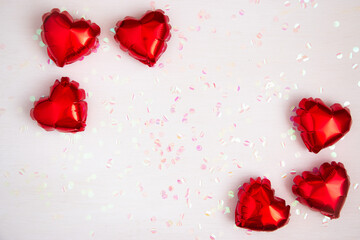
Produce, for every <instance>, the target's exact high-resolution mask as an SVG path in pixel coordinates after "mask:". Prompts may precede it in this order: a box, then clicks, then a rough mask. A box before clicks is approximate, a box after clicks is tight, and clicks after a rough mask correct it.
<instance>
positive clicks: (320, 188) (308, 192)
mask: <svg viewBox="0 0 360 240" xmlns="http://www.w3.org/2000/svg"><path fill="white" fill-rule="evenodd" d="M293 181H294V183H295V184H294V185H293V187H292V191H293V193H294V194H295V195H297V196H299V197H298V198H297V200H298V201H299V202H300V203H302V204H304V205H306V206H309V207H310V208H312V209H313V210H316V211H320V212H321V213H322V214H323V215H325V216H328V217H330V218H338V217H339V216H340V210H341V208H342V207H343V205H344V203H345V199H346V196H347V193H348V191H349V186H350V180H349V176H348V175H347V173H346V170H345V168H344V165H343V164H342V163H336V162H331V164H330V163H323V164H322V165H321V166H320V169H317V168H314V170H313V172H308V171H305V172H303V173H302V175H301V176H300V175H298V176H296V177H295V178H294V180H293Z"/></svg>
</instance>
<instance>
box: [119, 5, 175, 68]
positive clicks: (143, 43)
mask: <svg viewBox="0 0 360 240" xmlns="http://www.w3.org/2000/svg"><path fill="white" fill-rule="evenodd" d="M168 22H169V18H168V16H166V15H165V14H164V12H163V11H162V10H156V11H148V12H147V13H146V14H145V15H144V16H143V17H142V18H141V19H140V20H136V19H135V18H132V17H126V18H125V19H124V20H122V21H119V22H118V23H117V24H116V28H115V32H116V34H115V40H116V41H117V42H119V43H120V48H121V49H122V50H123V51H125V52H129V54H130V56H132V57H133V58H135V59H137V60H139V61H140V62H142V63H144V64H146V65H148V66H149V67H152V66H153V65H154V64H155V63H156V61H157V60H158V59H159V58H160V56H161V54H163V53H164V52H165V50H166V42H167V41H168V40H169V39H170V36H171V35H170V28H171V26H170V25H169V24H168Z"/></svg>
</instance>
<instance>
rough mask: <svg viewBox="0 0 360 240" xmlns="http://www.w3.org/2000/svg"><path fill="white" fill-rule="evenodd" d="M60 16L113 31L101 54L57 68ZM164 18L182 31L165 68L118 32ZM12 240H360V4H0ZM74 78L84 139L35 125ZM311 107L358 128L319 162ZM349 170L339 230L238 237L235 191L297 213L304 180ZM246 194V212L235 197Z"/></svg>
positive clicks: (0, 126) (306, 222)
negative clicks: (304, 113) (297, 180)
mask: <svg viewBox="0 0 360 240" xmlns="http://www.w3.org/2000/svg"><path fill="white" fill-rule="evenodd" d="M54 7H59V8H65V9H67V10H68V11H69V12H70V14H72V15H73V16H74V17H76V18H78V17H81V16H83V15H84V16H86V18H88V19H91V20H92V21H93V22H96V23H97V24H98V25H99V26H100V27H101V30H102V33H101V36H100V43H101V46H100V48H99V50H98V52H97V53H94V54H91V55H90V56H88V57H86V58H85V60H84V61H82V62H76V63H74V64H71V65H70V66H65V67H64V68H58V67H56V66H55V65H54V64H53V63H50V64H49V63H48V57H47V54H46V48H45V47H41V44H40V39H39V38H38V36H39V35H38V34H37V33H36V31H37V29H39V28H40V26H41V24H42V22H41V16H42V14H44V13H45V12H48V11H50V10H51V9H52V8H54ZM152 7H155V8H161V9H163V10H165V12H166V14H167V15H168V16H169V17H170V24H171V25H172V32H171V33H172V38H171V40H170V42H169V43H168V49H167V51H166V52H165V54H164V55H163V56H162V57H161V59H160V61H159V62H158V64H157V65H156V66H155V67H154V68H149V67H147V66H145V65H143V64H141V63H140V62H138V61H136V60H134V59H132V58H131V57H129V56H128V55H127V54H126V53H124V52H122V51H121V50H120V48H119V47H118V45H117V44H116V42H115V41H114V40H113V33H112V32H111V31H110V29H111V28H113V27H114V26H115V23H116V22H117V21H118V20H120V19H122V18H124V17H125V16H128V15H130V16H135V17H140V16H141V15H142V14H143V13H144V12H146V11H147V10H149V9H151V8H152ZM0 24H1V35H0V81H1V88H0V164H1V165H0V204H1V205H0V206H1V207H0V239H1V240H23V239H26V240H49V239H51V240H64V239H76V240H79V239H80V240H85V239H100V240H109V239H181V240H183V239H201V240H203V239H216V240H219V239H224V240H228V239H234V240H235V239H301V240H303V239H326V240H330V239H359V238H360V228H359V226H360V210H359V206H360V192H359V191H360V190H359V188H357V187H356V186H357V185H356V184H357V183H359V182H360V160H359V154H360V148H359V146H358V145H359V143H360V142H359V140H360V138H359V135H360V128H359V124H358V123H359V117H360V101H359V93H360V88H359V86H360V72H359V71H360V68H359V67H357V66H358V65H357V64H359V63H360V56H359V55H360V52H358V51H359V48H358V47H360V3H359V1H350V0H346V1H345V0H344V1H335V0H334V1H329V0H323V1H312V0H307V1H306V0H300V1H296V0H289V1H284V0H282V1H269V0H268V1H265V0H251V1H248V0H242V1H240V0H232V1H230V0H226V1H210V0H198V1H194V0H193V1H190V0H181V1H156V2H150V1H140V0H139V1H119V0H117V1H110V0H101V1H99V0H98V1H95V0H91V1H70V0H65V1H51V0H47V1H45V0H43V1H40V0H32V1H25V0H23V1H20V0H2V1H0ZM61 76H68V77H70V78H71V79H72V80H75V81H77V82H79V83H80V87H81V88H83V89H85V90H86V92H87V93H88V97H87V99H86V101H87V102H88V105H89V114H88V121H87V127H86V131H85V132H82V133H78V134H63V133H59V132H56V131H54V132H46V131H44V130H43V129H41V128H40V127H39V126H37V124H36V122H34V121H33V120H32V119H31V118H30V116H29V111H30V109H31V108H32V106H33V101H34V100H35V99H38V98H39V97H40V96H42V95H48V94H49V87H50V86H51V85H52V84H53V83H54V81H55V80H56V79H58V78H60V77H61ZM303 97H320V98H322V99H323V100H324V102H325V103H327V104H332V103H336V102H338V103H340V104H343V105H344V104H345V105H349V108H350V110H351V113H352V117H353V126H352V129H351V131H350V132H349V133H348V134H347V135H346V137H345V138H344V139H343V140H342V141H340V142H338V143H337V144H336V147H335V146H334V147H332V148H328V149H325V150H323V151H321V152H320V153H319V154H317V155H316V154H313V153H309V152H308V151H307V149H306V148H305V146H304V144H303V143H302V141H301V139H300V137H299V135H298V133H297V132H293V131H292V130H291V128H292V123H291V122H290V120H289V118H290V116H291V115H292V112H291V111H292V108H293V107H294V106H296V105H297V103H298V102H299V100H300V99H301V98H303ZM332 160H335V161H341V162H343V163H344V164H345V167H346V168H347V170H348V174H349V176H350V178H351V188H350V190H349V195H348V198H347V200H346V203H345V206H344V208H343V210H342V212H341V217H340V219H338V220H331V221H329V220H328V219H326V218H324V216H323V215H321V214H320V213H318V212H313V211H311V210H310V209H308V208H307V207H304V206H302V205H300V204H297V205H296V206H292V207H291V218H290V222H289V223H288V225H286V226H285V227H283V228H281V229H279V230H277V231H275V232H272V233H258V232H251V231H247V230H245V229H240V228H237V227H235V225H234V208H235V205H236V201H237V196H236V193H237V188H238V186H239V185H241V184H242V183H243V182H244V181H248V180H249V178H250V177H257V176H266V177H268V178H269V179H270V180H271V182H272V186H273V188H274V189H275V190H276V195H277V196H279V197H281V198H284V199H285V200H286V202H287V203H288V204H294V201H295V197H294V195H293V194H292V193H291V185H292V179H293V177H294V175H292V174H291V171H293V170H294V171H296V172H297V173H300V172H302V171H304V170H311V169H312V168H313V167H316V166H319V165H320V164H321V163H322V162H324V161H332ZM231 191H232V192H234V195H235V196H234V197H232V193H231Z"/></svg>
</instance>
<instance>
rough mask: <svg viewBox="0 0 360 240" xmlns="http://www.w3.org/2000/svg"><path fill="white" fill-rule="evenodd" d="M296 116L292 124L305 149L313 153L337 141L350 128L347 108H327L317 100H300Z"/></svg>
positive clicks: (338, 105) (333, 106)
mask: <svg viewBox="0 0 360 240" xmlns="http://www.w3.org/2000/svg"><path fill="white" fill-rule="evenodd" d="M296 114H297V116H295V117H294V123H295V125H296V126H297V127H298V130H299V131H300V132H301V138H302V139H303V141H304V143H305V145H306V147H307V148H308V149H309V151H310V152H314V153H318V152H319V151H320V150H321V149H323V148H326V147H328V146H331V145H333V144H334V143H336V142H337V141H339V140H340V139H341V138H342V137H343V136H344V135H345V134H346V133H347V132H349V130H350V127H351V115H350V110H349V109H348V108H346V107H345V108H343V107H342V106H341V105H340V104H338V103H336V104H334V105H332V106H331V107H330V108H329V107H328V106H326V105H325V104H324V103H323V102H322V101H321V100H320V99H319V98H316V99H312V98H304V99H302V100H301V101H300V103H299V108H298V109H297V110H296Z"/></svg>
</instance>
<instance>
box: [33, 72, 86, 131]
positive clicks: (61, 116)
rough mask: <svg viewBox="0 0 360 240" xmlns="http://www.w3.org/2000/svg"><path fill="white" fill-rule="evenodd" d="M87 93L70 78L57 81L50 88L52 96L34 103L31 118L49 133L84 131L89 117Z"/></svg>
mask: <svg viewBox="0 0 360 240" xmlns="http://www.w3.org/2000/svg"><path fill="white" fill-rule="evenodd" d="M84 99H85V91H84V90H83V89H79V84H78V83H77V82H75V81H71V82H70V79H69V78H68V77H63V78H61V82H59V80H56V81H55V84H54V85H53V86H52V87H51V88H50V96H49V97H42V98H40V100H39V101H37V102H35V103H34V108H33V109H31V112H30V115H31V117H32V118H33V119H34V120H36V121H37V122H38V124H39V125H40V126H41V127H42V128H44V129H45V130H47V131H51V130H54V129H57V130H58V131H61V132H79V131H84V129H85V126H86V124H85V122H86V117H87V103H86V102H85V101H83V100H84Z"/></svg>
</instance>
